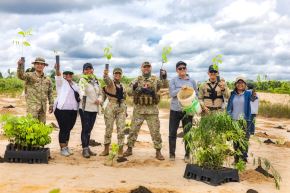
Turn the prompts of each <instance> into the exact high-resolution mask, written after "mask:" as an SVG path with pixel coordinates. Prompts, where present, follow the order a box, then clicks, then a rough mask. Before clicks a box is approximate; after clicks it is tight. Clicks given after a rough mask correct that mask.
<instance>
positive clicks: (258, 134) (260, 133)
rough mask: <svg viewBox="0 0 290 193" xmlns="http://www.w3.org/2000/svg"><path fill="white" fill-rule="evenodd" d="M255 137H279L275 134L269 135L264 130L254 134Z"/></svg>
mask: <svg viewBox="0 0 290 193" xmlns="http://www.w3.org/2000/svg"><path fill="white" fill-rule="evenodd" d="M255 136H257V137H263V138H269V139H279V137H277V136H275V135H269V134H267V133H266V132H258V133H256V134H255Z"/></svg>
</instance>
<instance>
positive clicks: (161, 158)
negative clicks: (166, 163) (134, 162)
mask: <svg viewBox="0 0 290 193" xmlns="http://www.w3.org/2000/svg"><path fill="white" fill-rule="evenodd" d="M156 159H158V160H164V157H163V155H162V154H161V150H160V149H156Z"/></svg>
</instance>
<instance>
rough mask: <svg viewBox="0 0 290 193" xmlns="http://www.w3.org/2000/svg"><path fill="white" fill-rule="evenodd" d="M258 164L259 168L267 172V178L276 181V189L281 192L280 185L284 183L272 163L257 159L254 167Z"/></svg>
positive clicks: (264, 159)
mask: <svg viewBox="0 0 290 193" xmlns="http://www.w3.org/2000/svg"><path fill="white" fill-rule="evenodd" d="M257 162H258V168H261V169H263V170H264V171H265V174H264V175H266V176H267V177H272V178H273V179H274V183H275V187H276V189H278V190H280V183H281V181H282V177H281V175H280V174H279V172H278V171H277V170H276V169H275V168H274V166H273V165H272V164H271V162H270V161H269V160H268V159H266V158H263V157H257V158H254V159H253V165H256V164H257Z"/></svg>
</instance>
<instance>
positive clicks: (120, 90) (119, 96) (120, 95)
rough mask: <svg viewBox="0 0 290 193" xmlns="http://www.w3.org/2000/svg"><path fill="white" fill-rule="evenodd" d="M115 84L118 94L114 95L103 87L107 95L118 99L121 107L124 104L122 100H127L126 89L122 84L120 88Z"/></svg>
mask: <svg viewBox="0 0 290 193" xmlns="http://www.w3.org/2000/svg"><path fill="white" fill-rule="evenodd" d="M113 82H114V85H115V88H116V94H112V93H109V92H107V91H106V86H104V87H103V91H104V93H105V94H106V95H108V96H110V97H114V98H116V99H117V102H118V103H119V105H121V103H122V100H125V97H124V88H123V86H122V84H120V87H118V86H117V85H116V83H115V81H113Z"/></svg>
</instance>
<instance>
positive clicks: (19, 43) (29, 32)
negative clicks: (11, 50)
mask: <svg viewBox="0 0 290 193" xmlns="http://www.w3.org/2000/svg"><path fill="white" fill-rule="evenodd" d="M18 35H20V36H21V40H19V39H15V40H13V44H15V45H17V46H20V49H21V56H22V57H23V48H24V47H28V46H30V43H29V42H28V41H27V37H28V36H32V29H28V30H27V31H19V32H18Z"/></svg>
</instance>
